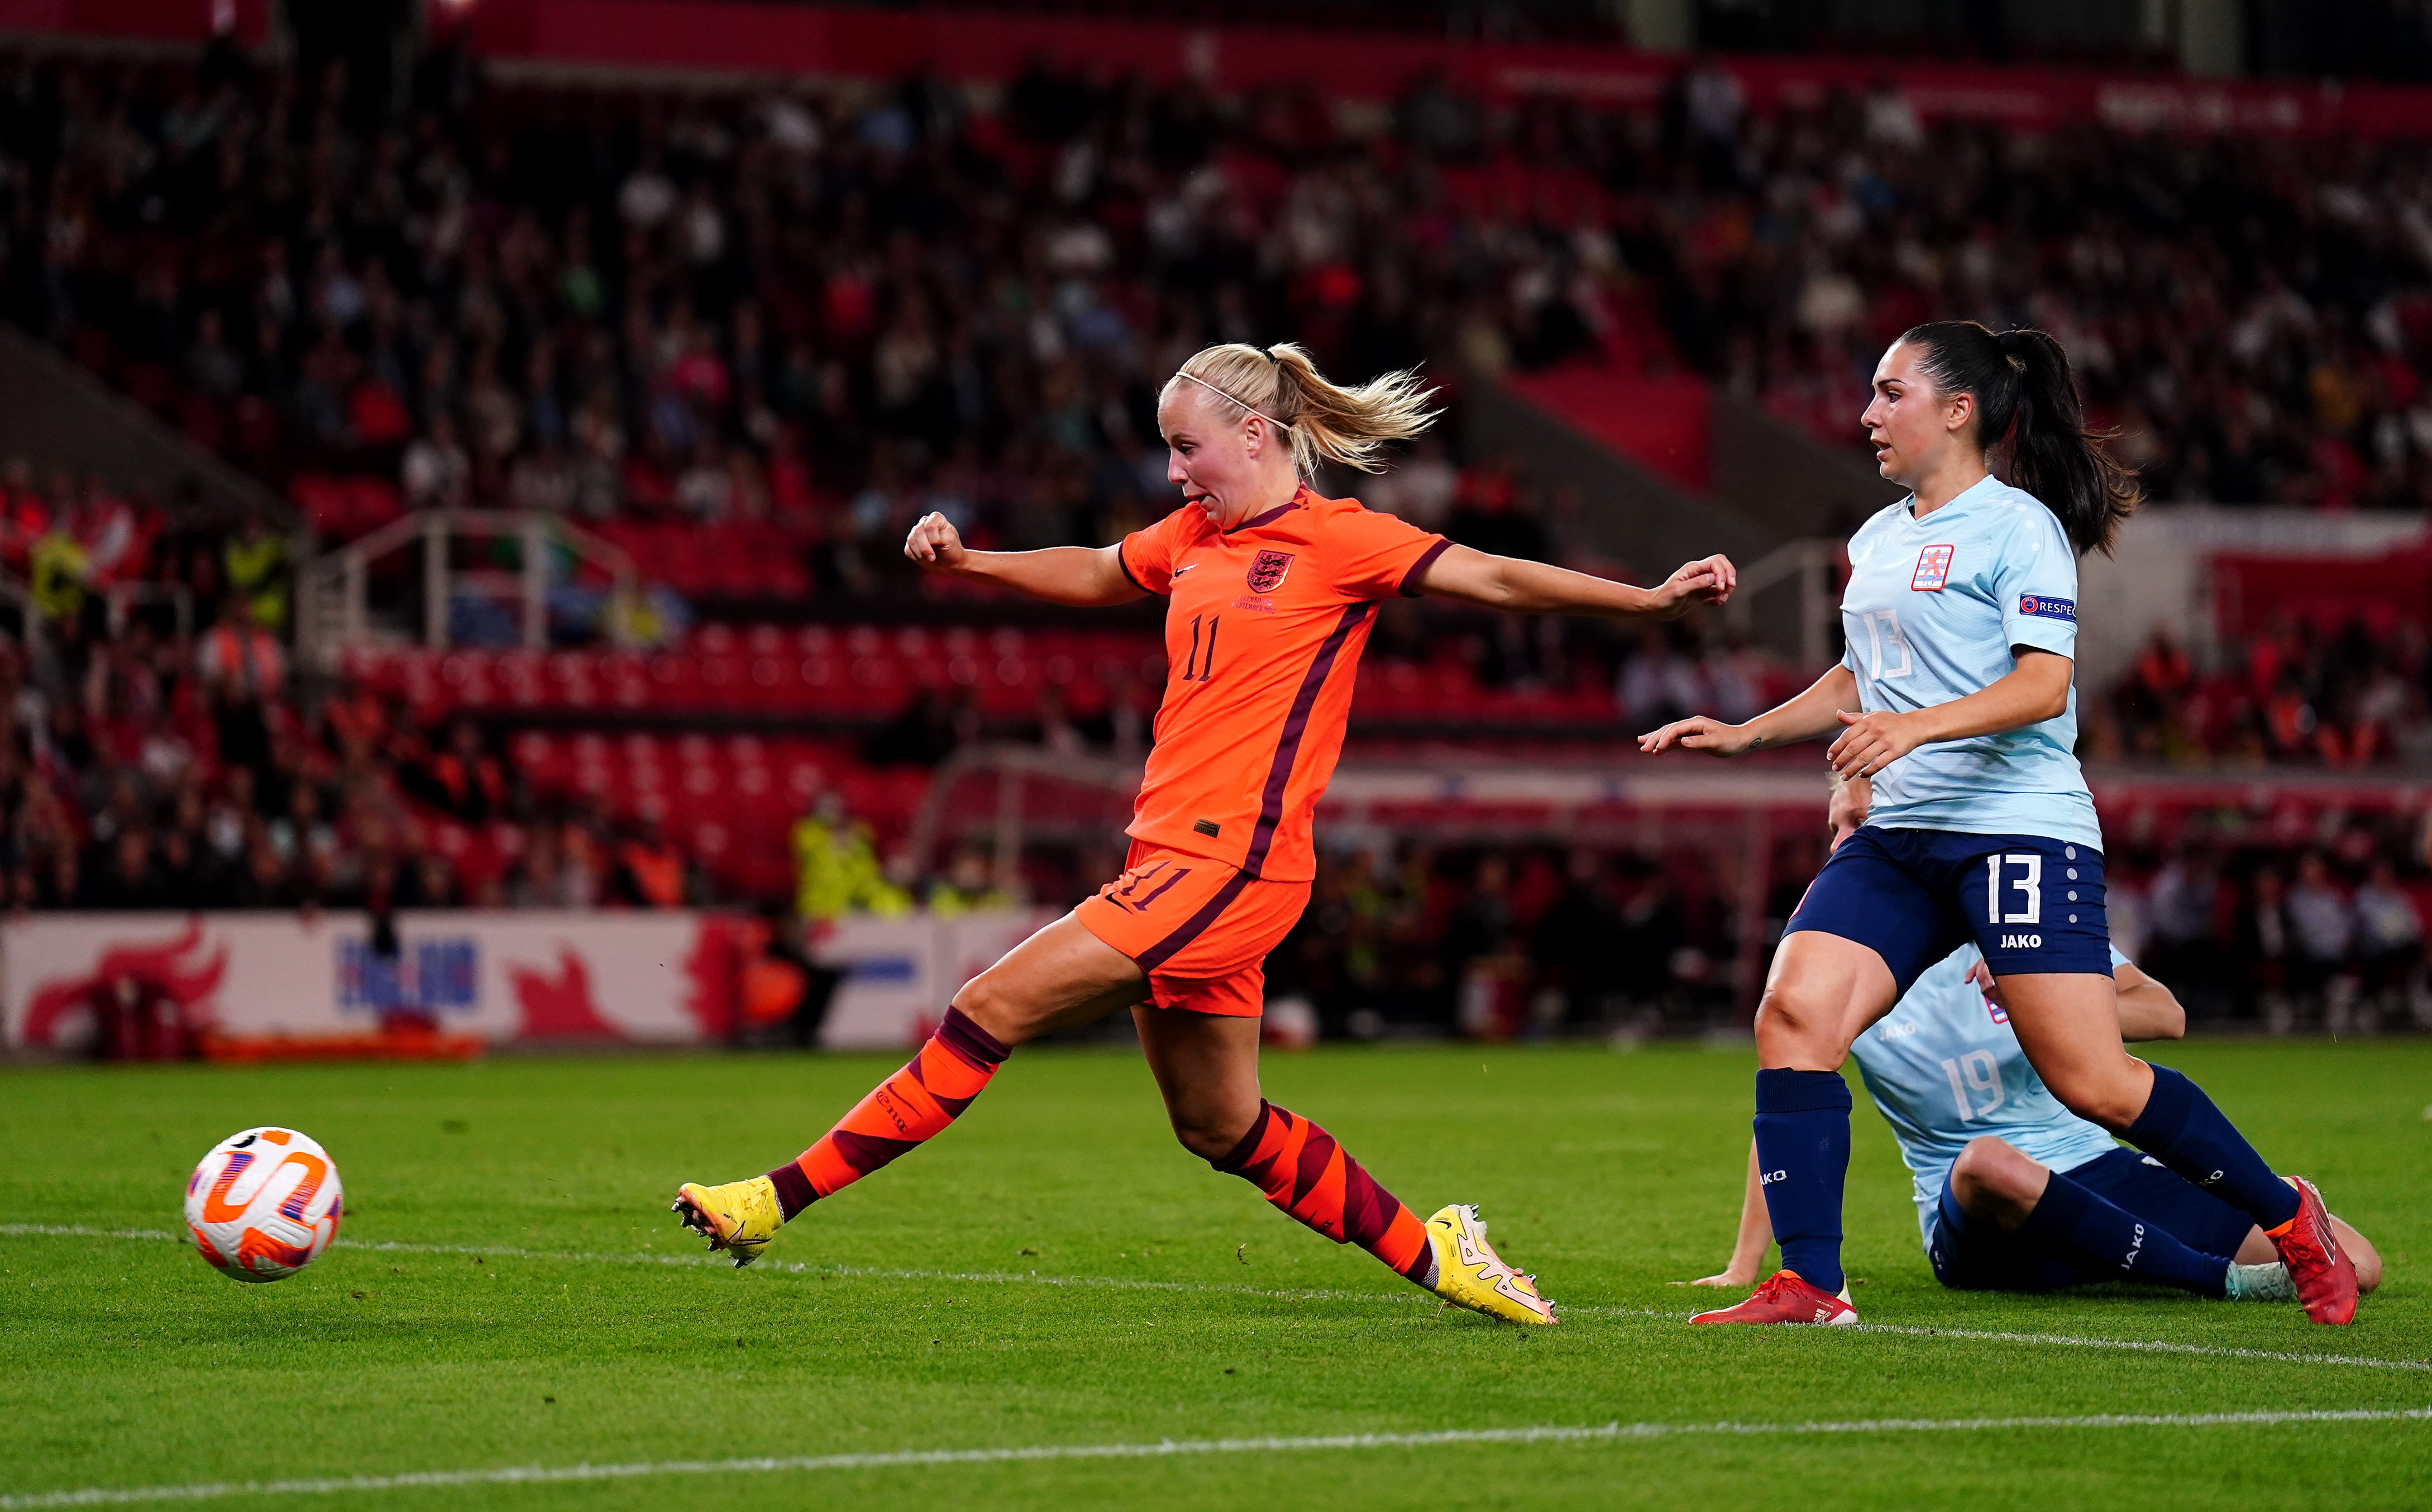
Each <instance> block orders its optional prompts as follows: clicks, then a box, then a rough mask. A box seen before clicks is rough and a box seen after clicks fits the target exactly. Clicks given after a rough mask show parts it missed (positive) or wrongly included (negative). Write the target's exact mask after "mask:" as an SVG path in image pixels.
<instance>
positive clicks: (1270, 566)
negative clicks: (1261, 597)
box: [1250, 551, 1292, 594]
mask: <svg viewBox="0 0 2432 1512" xmlns="http://www.w3.org/2000/svg"><path fill="white" fill-rule="evenodd" d="M1291 570H1292V553H1291V552H1289V551H1261V552H1259V553H1258V555H1257V556H1255V557H1253V558H1251V559H1250V592H1252V593H1254V594H1271V593H1274V592H1275V590H1276V589H1277V588H1279V587H1281V586H1283V580H1284V574H1285V573H1287V572H1290V571H1291Z"/></svg>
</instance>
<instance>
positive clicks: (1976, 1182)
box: [1951, 1134, 2050, 1218]
mask: <svg viewBox="0 0 2432 1512" xmlns="http://www.w3.org/2000/svg"><path fill="white" fill-rule="evenodd" d="M2049 1179H2050V1173H2049V1172H2047V1171H2046V1170H2045V1169H2044V1168H2042V1167H2041V1166H2038V1165H2036V1164H2035V1162H2034V1161H2032V1160H2029V1159H2028V1158H2027V1157H2026V1156H2024V1155H2022V1154H2020V1153H2019V1152H2018V1151H2017V1150H2016V1149H2015V1148H2013V1147H2012V1146H2010V1145H2008V1144H2006V1143H2004V1142H2003V1141H2001V1140H2000V1139H1997V1138H1995V1137H1993V1136H1992V1135H1991V1134H1986V1135H1984V1137H1983V1138H1981V1139H1973V1140H1970V1141H1969V1142H1968V1148H1967V1149H1965V1150H1962V1151H1960V1152H1959V1158H1958V1159H1957V1160H1955V1161H1953V1162H1951V1196H1952V1197H1954V1198H1956V1199H1957V1200H1958V1201H1959V1205H1960V1206H1961V1207H1963V1208H1965V1209H1967V1210H1968V1212H1970V1213H1979V1214H1984V1215H1987V1216H1990V1217H1994V1218H2001V1217H2010V1218H2025V1217H2026V1215H2027V1214H2028V1213H2030V1212H2032V1211H2034V1209H2035V1203H2037V1202H2038V1201H2042V1200H2043V1195H2044V1184H2045V1182H2046V1181H2047V1180H2049Z"/></svg>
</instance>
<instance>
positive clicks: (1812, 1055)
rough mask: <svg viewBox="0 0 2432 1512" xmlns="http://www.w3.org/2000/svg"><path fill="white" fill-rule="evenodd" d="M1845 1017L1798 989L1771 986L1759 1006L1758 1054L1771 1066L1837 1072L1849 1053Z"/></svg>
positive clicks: (1757, 1013)
mask: <svg viewBox="0 0 2432 1512" xmlns="http://www.w3.org/2000/svg"><path fill="white" fill-rule="evenodd" d="M1845 1018H1846V1016H1845V1015H1843V1014H1840V1013H1836V1012H1834V1011H1832V1009H1830V1008H1828V1007H1826V1006H1825V1005H1824V1004H1823V1003H1821V1002H1819V1001H1817V1000H1816V999H1815V998H1814V997H1813V996H1812V995H1808V994H1803V993H1801V992H1799V990H1798V989H1796V988H1784V987H1779V986H1768V987H1767V988H1765V997H1764V999H1763V1000H1761V1001H1759V1002H1758V1003H1757V1008H1756V1045H1757V1057H1758V1059H1759V1060H1760V1062H1762V1063H1763V1064H1764V1065H1765V1066H1768V1067H1783V1068H1785V1069H1790V1070H1801V1071H1836V1070H1839V1069H1840V1068H1841V1062H1842V1061H1843V1060H1844V1059H1845V1058H1847V1056H1848V1055H1849V1042H1848V1040H1847V1039H1845V1038H1844V1037H1842V1033H1841V1026H1842V1024H1843V1023H1844V1021H1845Z"/></svg>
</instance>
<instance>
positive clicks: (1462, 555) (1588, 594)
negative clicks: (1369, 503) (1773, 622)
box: [1419, 546, 1740, 619]
mask: <svg viewBox="0 0 2432 1512" xmlns="http://www.w3.org/2000/svg"><path fill="white" fill-rule="evenodd" d="M1739 581H1740V572H1739V569H1738V568H1737V567H1734V566H1732V565H1731V558H1729V557H1723V556H1713V557H1701V558H1699V559H1698V560H1697V561H1696V562H1692V563H1687V564H1685V565H1684V566H1682V567H1681V568H1680V571H1678V572H1676V573H1674V574H1673V575H1672V576H1671V577H1669V578H1666V579H1664V580H1663V581H1662V582H1660V583H1658V584H1656V585H1655V586H1654V587H1652V588H1634V587H1631V586H1630V584H1629V583H1626V582H1612V581H1608V580H1605V579H1603V578H1591V577H1589V576H1588V575H1587V574H1586V573H1584V572H1573V571H1571V570H1570V569H1569V568H1567V567H1555V566H1549V565H1547V564H1546V563H1543V562H1523V561H1521V560H1520V559H1519V558H1517V557H1498V556H1495V555H1492V554H1491V553H1488V552H1484V551H1474V550H1472V549H1470V548H1469V547H1468V546H1448V547H1446V548H1445V549H1444V552H1443V553H1442V554H1441V555H1439V556H1438V557H1437V558H1436V559H1435V560H1434V561H1433V562H1430V563H1427V572H1426V573H1425V574H1424V575H1423V576H1421V578H1420V579H1419V587H1420V588H1421V589H1422V590H1424V591H1426V592H1427V593H1431V594H1436V595H1439V596H1443V597H1445V598H1458V599H1461V600H1462V601H1463V602H1464V603H1472V604H1483V605H1485V606H1486V607H1487V608H1489V609H1500V610H1504V611H1507V612H1508V613H1514V614H1596V615H1598V616H1601V617H1603V618H1606V619H1679V618H1680V616H1681V615H1683V614H1685V613H1688V612H1689V611H1690V610H1692V609H1694V608H1696V607H1697V605H1699V604H1720V603H1727V602H1729V601H1730V599H1731V590H1732V589H1733V588H1736V587H1738V586H1739Z"/></svg>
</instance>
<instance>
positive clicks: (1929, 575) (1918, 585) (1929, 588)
mask: <svg viewBox="0 0 2432 1512" xmlns="http://www.w3.org/2000/svg"><path fill="white" fill-rule="evenodd" d="M1957 554H1958V547H1956V546H1927V547H1926V548H1925V549H1924V550H1922V551H1920V552H1918V553H1917V571H1916V572H1915V573H1914V574H1912V575H1911V576H1910V578H1909V580H1908V585H1909V586H1910V587H1911V588H1913V589H1915V590H1917V592H1918V593H1921V594H1938V593H1940V592H1942V590H1943V589H1944V587H1946V586H1947V585H1948V584H1949V583H1950V581H1951V558H1952V557H1953V556H1955V555H1957Z"/></svg>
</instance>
